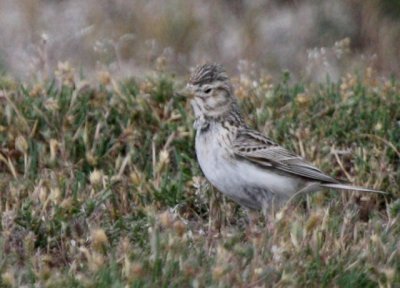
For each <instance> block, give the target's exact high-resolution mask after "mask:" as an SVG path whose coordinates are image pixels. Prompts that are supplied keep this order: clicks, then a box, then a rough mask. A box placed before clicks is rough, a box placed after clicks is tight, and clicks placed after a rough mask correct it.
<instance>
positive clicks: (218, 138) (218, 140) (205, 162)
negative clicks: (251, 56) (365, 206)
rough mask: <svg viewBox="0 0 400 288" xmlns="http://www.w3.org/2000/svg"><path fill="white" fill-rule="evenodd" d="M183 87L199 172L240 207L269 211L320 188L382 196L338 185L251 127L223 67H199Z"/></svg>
mask: <svg viewBox="0 0 400 288" xmlns="http://www.w3.org/2000/svg"><path fill="white" fill-rule="evenodd" d="M186 88H187V90H189V92H190V94H191V95H192V96H193V99H192V100H191V105H192V108H193V111H194V114H195V122H194V128H195V129H196V140H195V146H196V155H197V160H198V162H199V164H200V167H201V170H202V171H203V173H204V175H205V177H206V178H207V179H208V180H209V182H211V184H212V185H213V186H214V187H216V188H217V189H218V190H219V191H220V192H222V193H223V194H225V195H226V196H227V197H229V198H231V199H232V200H233V201H235V202H237V203H239V204H240V205H241V206H243V207H245V208H247V209H250V210H259V209H268V207H271V205H272V204H274V206H275V205H276V206H280V205H282V204H283V203H285V202H286V201H287V200H288V199H290V198H291V197H293V196H294V195H298V194H301V193H310V192H314V191H319V190H321V189H322V188H333V189H344V190H354V191H365V192H378V193H385V192H382V191H377V190H373V189H368V188H364V187H358V186H352V185H348V184H344V183H341V182H339V181H338V180H337V179H335V178H333V177H331V176H329V175H327V174H325V173H324V172H322V171H321V170H320V169H318V168H317V167H315V166H314V165H313V164H311V163H310V162H308V161H306V160H305V159H303V158H302V157H300V156H299V155H296V154H295V153H293V152H291V151H289V150H287V149H285V148H284V147H282V146H280V145H278V144H277V143H275V142H274V141H272V140H271V139H269V138H267V137H266V136H264V135H262V134H261V133H259V132H257V131H255V130H253V129H251V128H249V127H248V126H247V125H246V123H245V122H244V120H243V117H242V115H241V113H240V110H239V106H238V102H237V100H236V97H235V95H234V89H233V86H232V84H231V81H230V80H229V78H228V76H227V74H226V72H225V70H224V68H223V67H222V66H221V65H218V64H205V65H202V66H198V67H197V68H196V69H195V70H194V72H193V73H192V75H191V77H190V80H189V83H188V84H187V87H186Z"/></svg>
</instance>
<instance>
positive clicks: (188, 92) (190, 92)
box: [178, 84, 194, 98]
mask: <svg viewBox="0 0 400 288" xmlns="http://www.w3.org/2000/svg"><path fill="white" fill-rule="evenodd" d="M178 94H179V95H182V96H184V97H186V98H193V97H194V86H193V85H192V84H187V85H186V87H185V88H183V89H182V90H180V91H179V92H178Z"/></svg>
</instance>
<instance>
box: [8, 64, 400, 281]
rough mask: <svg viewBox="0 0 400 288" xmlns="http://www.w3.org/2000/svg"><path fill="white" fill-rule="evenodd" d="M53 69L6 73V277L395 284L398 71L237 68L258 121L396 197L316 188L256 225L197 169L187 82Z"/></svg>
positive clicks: (328, 166) (399, 277)
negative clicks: (48, 76) (35, 74)
mask: <svg viewBox="0 0 400 288" xmlns="http://www.w3.org/2000/svg"><path fill="white" fill-rule="evenodd" d="M56 75H57V77H56V78H55V79H54V80H51V81H46V82H40V83H36V84H29V85H27V84H24V83H19V82H16V81H14V80H12V79H9V78H6V77H5V76H4V77H2V79H1V80H0V86H1V87H0V88H1V90H0V100H1V102H2V105H1V107H0V131H1V133H0V140H1V151H0V152H1V153H0V162H1V164H0V171H1V175H0V179H1V180H0V185H1V194H0V211H1V236H0V275H1V277H0V286H6V287H7V286H8V287H17V286H18V287H20V286H23V285H25V286H39V287H60V286H61V285H63V286H64V287H127V286H128V287H149V286H152V287H186V286H194V287H206V286H214V287H216V286H218V287H232V286H245V287H255V286H278V287H287V286H306V285H307V286H310V287H332V286H337V287H376V286H378V285H380V286H382V287H395V286H397V285H399V283H400V250H399V249H400V246H399V239H400V225H399V218H400V202H399V200H397V198H398V197H399V195H400V187H399V183H400V168H399V167H400V166H399V157H400V154H399V150H400V122H399V121H400V105H399V103H400V85H399V82H398V81H397V80H395V79H391V80H390V79H381V78H379V77H378V76H377V75H374V73H373V71H371V70H367V71H365V73H360V75H355V74H349V75H347V76H345V77H343V79H342V81H340V82H339V83H330V82H329V81H327V82H326V83H325V84H321V85H313V84H303V83H292V82H291V81H290V79H289V78H290V75H289V74H285V75H284V77H283V79H282V80H281V81H279V80H277V81H274V82H273V81H272V80H270V79H269V78H268V77H254V79H250V80H249V79H247V78H244V77H241V78H237V79H234V83H235V86H236V90H237V96H238V98H239V100H240V103H241V106H242V109H243V111H244V113H245V114H246V115H248V116H247V120H248V122H249V123H250V124H251V126H253V127H255V128H257V129H259V130H261V131H263V132H264V133H266V134H268V135H269V136H270V137H271V138H273V139H275V140H276V141H278V142H280V143H283V144H284V145H285V146H286V147H288V148H290V149H292V150H294V151H296V152H297V153H300V154H301V155H303V156H305V157H307V158H308V159H310V160H312V161H313V162H314V163H315V164H317V165H318V166H320V167H321V168H323V170H325V171H326V172H327V173H329V174H331V175H334V176H336V177H338V178H341V179H344V180H348V181H351V182H353V183H355V184H357V185H363V186H368V187H372V188H378V189H381V190H385V191H388V192H390V193H391V194H390V196H387V197H383V196H379V195H370V194H368V195H365V194H364V195H360V194H357V193H335V192H332V191H325V192H321V193H316V194H313V195H308V196H307V197H305V198H304V199H299V200H298V201H296V202H294V203H292V204H291V206H290V209H286V210H281V211H276V213H273V211H271V213H270V215H268V220H267V221H265V220H264V219H263V216H262V215H260V216H259V220H260V221H259V222H258V223H257V224H256V225H255V227H249V225H248V224H246V223H247V220H246V219H247V218H246V217H245V213H243V211H242V210H241V209H240V208H239V207H238V206H237V205H236V204H234V203H232V202H230V201H229V200H227V199H224V198H223V197H222V196H221V195H220V194H219V193H218V192H215V191H213V190H212V189H211V188H210V187H209V186H208V184H207V182H206V181H205V179H204V178H203V176H202V174H201V171H200V169H199V167H198V164H197V162H196V158H195V154H194V148H193V137H194V132H193V129H192V121H193V116H192V114H191V112H189V111H190V107H189V105H188V103H187V101H186V99H185V98H184V97H182V96H179V94H177V93H176V91H177V90H179V89H180V88H182V87H183V80H182V79H176V78H175V77H173V76H172V75H169V74H168V73H166V72H154V73H153V74H150V75H149V76H148V77H147V78H145V79H127V80H125V81H116V80H115V79H112V77H111V76H110V75H109V74H107V73H106V72H103V73H101V74H99V80H98V82H97V83H92V84H90V83H88V82H86V81H85V80H84V79H77V78H76V77H75V76H74V71H73V69H72V68H71V67H69V66H68V65H61V66H60V67H59V70H58V71H57V73H56ZM332 147H333V148H332Z"/></svg>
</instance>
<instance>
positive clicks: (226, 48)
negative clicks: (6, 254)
mask: <svg viewBox="0 0 400 288" xmlns="http://www.w3.org/2000/svg"><path fill="white" fill-rule="evenodd" d="M399 48H400V1H398V0H363V1H357V0H347V1H346V0H336V1H318V0H285V1H284V0H269V1H268V0H264V1H261V0H226V1H211V0H210V1H195V0H170V1H162V0H159V1H155V0H149V1H144V0H135V1H128V0H85V1H81V0H18V1H13V0H0V71H1V72H2V73H7V74H11V75H13V76H14V77H17V78H19V79H23V80H28V79H32V78H46V77H48V76H49V75H51V74H52V71H54V69H55V68H56V67H57V65H58V63H59V62H66V61H68V62H69V63H70V64H71V65H72V66H73V67H74V68H75V69H76V71H79V72H82V73H86V74H85V75H90V74H93V73H91V72H93V71H96V70H104V69H106V70H108V71H110V72H112V73H113V74H114V75H115V76H120V77H130V76H140V75H144V74H145V73H146V72H147V71H149V70H153V69H168V70H169V71H173V72H174V73H177V74H178V75H184V74H185V73H188V71H189V68H190V67H193V66H195V65H197V64H200V63H203V62H205V61H212V62H220V63H223V64H224V65H227V66H228V70H229V71H230V72H231V73H235V71H236V70H243V69H249V68H257V69H263V70H266V71H268V73H270V74H271V75H272V76H274V75H275V76H276V75H280V74H281V73H282V71H286V70H287V71H289V72H290V73H292V75H293V76H294V77H295V78H297V79H309V80H311V81H325V80H326V77H327V75H329V77H330V79H332V80H334V81H336V80H338V79H340V77H341V76H342V75H343V73H345V72H346V71H352V72H353V71H357V70H358V69H364V68H366V67H371V68H373V69H375V70H377V71H379V73H381V74H382V75H386V76H389V75H392V74H395V75H397V76H398V75H399V72H400V68H399V65H398V62H399V60H400V59H399V58H400V53H399ZM249 70H250V69H249Z"/></svg>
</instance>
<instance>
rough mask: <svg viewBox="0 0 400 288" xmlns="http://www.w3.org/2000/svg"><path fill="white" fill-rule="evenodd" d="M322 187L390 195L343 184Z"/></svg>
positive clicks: (323, 185)
mask: <svg viewBox="0 0 400 288" xmlns="http://www.w3.org/2000/svg"><path fill="white" fill-rule="evenodd" d="M321 186H322V187H327V188H333V189H343V190H352V191H360V192H370V193H379V194H389V193H388V192H385V191H380V190H374V189H369V188H364V187H360V186H352V185H347V184H341V183H324V184H321Z"/></svg>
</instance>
